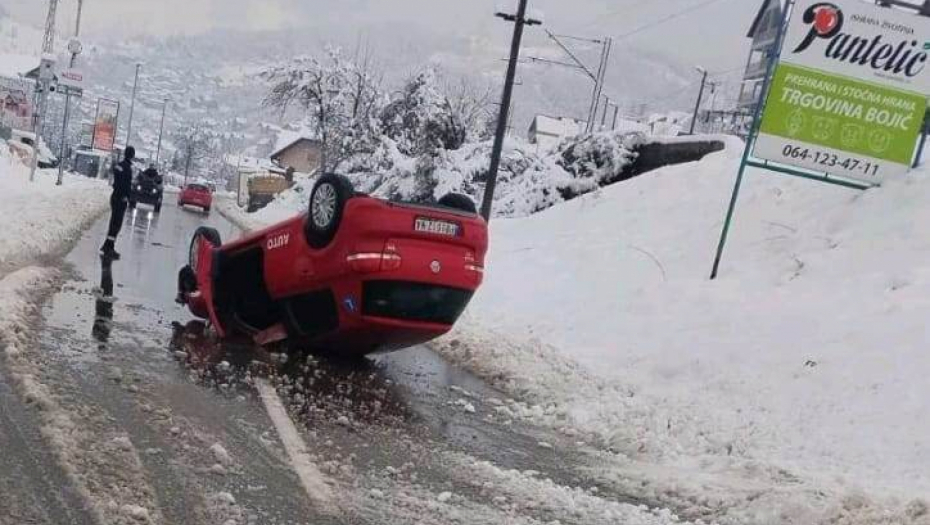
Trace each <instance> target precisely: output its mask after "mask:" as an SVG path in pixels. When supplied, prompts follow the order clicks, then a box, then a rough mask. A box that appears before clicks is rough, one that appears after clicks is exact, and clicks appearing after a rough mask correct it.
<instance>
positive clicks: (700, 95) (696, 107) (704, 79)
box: [688, 69, 707, 135]
mask: <svg viewBox="0 0 930 525" xmlns="http://www.w3.org/2000/svg"><path fill="white" fill-rule="evenodd" d="M702 71H703V74H702V76H701V90H700V91H698V98H697V103H695V104H694V116H693V117H691V131H690V132H689V133H688V134H689V135H694V125H695V124H697V119H698V111H700V109H701V99H702V98H704V85H705V84H707V70H706V69H704V70H702Z"/></svg>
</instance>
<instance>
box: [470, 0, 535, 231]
mask: <svg viewBox="0 0 930 525" xmlns="http://www.w3.org/2000/svg"><path fill="white" fill-rule="evenodd" d="M527 1H528V0H520V6H519V7H518V8H517V14H516V15H514V14H511V13H503V12H499V13H496V14H495V16H497V17H500V18H503V19H504V20H507V21H508V22H514V28H513V41H512V42H511V44H510V61H509V63H508V64H507V76H506V78H505V79H504V94H503V97H502V99H501V106H500V107H501V109H500V115H499V116H498V117H497V133H496V134H495V135H494V147H493V149H492V150H491V167H490V169H489V170H488V181H487V185H486V186H485V188H484V200H483V201H482V202H481V216H482V217H484V220H486V221H490V220H491V208H492V206H493V203H494V188H495V186H497V172H498V170H499V169H500V164H501V154H502V153H503V150H504V136H505V135H506V134H507V121H508V119H509V117H510V103H511V101H512V99H513V83H514V79H515V78H516V76H517V62H518V61H519V60H520V44H521V42H522V41H523V28H524V26H527V25H540V24H542V21H541V20H534V19H528V18H527V17H526V4H527Z"/></svg>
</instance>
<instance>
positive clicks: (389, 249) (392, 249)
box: [346, 243, 403, 273]
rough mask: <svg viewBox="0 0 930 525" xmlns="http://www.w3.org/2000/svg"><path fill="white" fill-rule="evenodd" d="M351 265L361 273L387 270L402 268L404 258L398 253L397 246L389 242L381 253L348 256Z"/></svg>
mask: <svg viewBox="0 0 930 525" xmlns="http://www.w3.org/2000/svg"><path fill="white" fill-rule="evenodd" d="M346 262H347V263H349V267H350V268H352V269H353V270H355V271H356V272H359V273H374V272H379V271H381V272H387V271H392V270H397V269H399V268H400V265H401V263H402V262H403V259H402V258H401V256H400V254H399V253H397V247H396V246H394V245H393V244H391V243H388V244H387V245H385V247H384V251H382V252H381V253H376V252H362V253H353V254H351V255H349V256H348V257H346Z"/></svg>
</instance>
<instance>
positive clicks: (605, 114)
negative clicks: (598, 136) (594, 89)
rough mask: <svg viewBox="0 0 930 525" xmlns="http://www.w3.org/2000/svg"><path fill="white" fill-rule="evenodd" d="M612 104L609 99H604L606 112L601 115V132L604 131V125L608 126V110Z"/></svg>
mask: <svg viewBox="0 0 930 525" xmlns="http://www.w3.org/2000/svg"><path fill="white" fill-rule="evenodd" d="M611 104H613V102H611V101H610V99H609V98H607V97H604V111H603V113H601V131H603V130H604V125H605V124H607V108H609V107H610V105H611Z"/></svg>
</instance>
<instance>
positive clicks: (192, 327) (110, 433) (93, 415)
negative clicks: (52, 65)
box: [0, 205, 671, 525]
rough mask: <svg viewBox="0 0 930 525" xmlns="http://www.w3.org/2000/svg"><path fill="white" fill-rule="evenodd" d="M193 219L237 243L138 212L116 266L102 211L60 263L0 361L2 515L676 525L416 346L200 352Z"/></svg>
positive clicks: (187, 215) (189, 222) (218, 221)
mask: <svg viewBox="0 0 930 525" xmlns="http://www.w3.org/2000/svg"><path fill="white" fill-rule="evenodd" d="M204 223H206V224H209V225H211V226H214V227H216V228H217V229H218V230H219V231H220V232H221V234H222V236H223V238H224V239H228V238H230V236H232V235H234V234H235V229H234V227H233V226H232V225H231V224H229V223H228V222H226V221H225V220H224V219H222V218H221V217H219V216H218V215H217V214H214V215H213V216H211V217H209V218H205V217H203V216H202V215H201V214H199V213H196V212H192V211H188V210H181V209H178V208H176V207H175V206H174V205H166V206H165V208H164V209H163V210H162V213H161V215H152V214H150V213H149V212H148V209H147V208H144V207H143V208H141V209H140V210H138V211H137V212H136V213H135V214H133V215H131V216H129V217H127V223H126V228H125V230H124V232H123V236H122V238H121V240H120V243H119V246H118V248H119V249H120V250H121V251H122V253H123V258H122V260H121V261H117V262H115V263H113V264H112V266H104V265H102V264H101V262H100V260H99V258H98V257H97V253H96V250H97V247H98V244H99V242H100V239H101V238H102V237H103V231H104V228H105V221H104V220H101V221H100V222H98V223H97V224H96V225H95V226H94V227H93V228H91V230H90V231H88V232H87V233H86V234H85V235H84V237H83V238H82V239H81V240H80V242H79V243H78V244H77V246H76V247H75V249H74V250H73V251H72V252H71V253H70V254H69V255H68V257H67V259H66V263H67V264H66V265H65V268H66V269H65V272H66V274H67V275H68V278H67V279H66V280H65V282H64V283H63V285H62V286H61V288H60V290H59V291H58V292H57V293H56V294H55V295H54V296H53V297H52V298H51V299H50V300H49V301H48V302H47V303H46V305H45V306H44V307H43V309H42V314H43V315H42V317H43V320H42V321H41V323H40V324H38V325H37V326H36V328H37V331H36V334H37V335H36V344H35V345H34V346H35V349H34V352H35V355H34V356H33V358H32V359H31V360H29V362H31V363H32V364H33V365H34V366H33V368H32V369H29V370H26V371H24V370H22V369H20V370H17V371H16V372H15V374H12V375H14V376H15V378H16V380H17V381H18V382H19V383H20V384H21V385H22V386H21V388H20V389H19V390H20V393H19V395H18V394H17V391H16V389H15V388H13V387H12V386H10V385H8V382H12V381H7V378H6V376H7V375H10V374H7V373H6V372H8V371H6V370H3V369H2V368H0V372H4V373H0V447H2V450H3V451H4V454H2V455H0V469H2V470H0V471H2V472H4V475H3V476H0V478H2V481H0V510H6V511H7V512H2V511H0V524H4V525H5V524H6V523H94V522H100V523H190V524H198V523H211V524H212V523H219V524H227V525H231V524H235V523H242V524H245V523H261V524H278V523H280V524H285V523H315V524H316V523H352V524H355V523H378V524H383V523H400V524H403V523H411V524H413V523H437V524H439V523H468V524H475V523H527V524H535V523H551V522H554V521H558V522H559V523H563V524H568V523H579V524H580V523H585V524H589V523H616V522H617V520H618V519H623V520H624V521H625V522H628V523H666V522H668V521H669V520H670V519H671V518H670V516H669V515H668V514H667V513H653V512H651V511H648V510H645V509H642V508H637V507H635V506H633V505H630V504H629V503H635V502H631V501H629V500H628V499H627V498H625V497H623V496H622V495H616V494H610V493H609V492H605V489H604V487H600V491H598V490H597V488H596V487H593V485H592V482H590V481H588V480H587V479H586V475H585V474H584V472H585V470H586V469H587V468H588V467H590V466H591V464H592V461H593V460H592V459H591V458H592V457H594V456H592V455H589V451H588V449H587V447H586V446H585V445H584V444H583V443H578V442H575V441H572V440H571V438H568V437H566V436H562V435H556V434H554V433H552V432H549V431H546V430H542V429H538V428H534V427H532V426H528V425H527V424H525V423H521V422H514V421H511V420H510V419H509V418H508V416H507V413H506V411H505V410H497V409H496V408H497V407H498V406H499V405H500V404H501V400H504V399H505V396H504V395H503V394H501V393H500V392H497V391H495V390H494V389H492V388H490V387H489V386H487V385H486V384H485V383H483V382H482V381H480V380H478V379H477V378H475V377H474V376H472V375H470V374H467V373H465V372H462V371H461V370H458V369H456V368H454V367H452V366H450V365H448V364H447V363H446V362H444V361H443V360H442V359H440V358H439V357H437V356H436V355H435V354H433V353H432V352H430V351H429V350H427V349H425V348H415V349H411V350H409V351H406V352H400V353H395V354H391V355H388V356H381V357H378V358H377V359H374V360H366V361H361V362H352V363H338V362H331V361H319V360H315V359H312V358H302V357H291V358H290V359H288V358H287V357H286V356H284V355H282V354H269V353H266V352H264V351H261V350H259V349H256V348H253V347H251V346H250V345H248V344H235V343H227V344H222V345H221V344H218V343H217V342H215V341H213V340H212V339H211V338H210V337H209V335H208V334H205V333H204V331H203V327H202V326H201V325H200V324H198V323H196V322H192V319H191V317H190V315H189V314H188V313H187V312H186V310H185V309H182V308H181V307H178V306H177V305H175V304H174V303H173V297H174V292H175V276H176V271H177V269H178V268H179V267H180V266H181V265H182V264H183V263H184V262H185V258H186V256H187V247H188V242H189V238H190V234H191V233H192V231H193V230H194V229H195V228H196V227H197V226H199V225H201V224H204ZM111 290H112V296H113V297H114V298H113V299H112V300H111V299H109V298H108V296H109V295H110V294H109V293H108V292H110V291H111ZM0 366H2V365H0ZM23 392H25V394H23ZM23 398H25V399H23ZM276 406H277V407H283V408H284V409H285V410H280V411H279V412H276V409H275V407H276ZM282 418H283V420H284V423H285V424H282ZM288 428H290V430H288ZM289 432H290V433H289ZM8 451H12V453H9V452H8ZM7 473H15V474H11V475H8V474H7ZM8 520H12V521H8Z"/></svg>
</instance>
